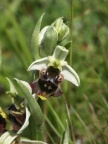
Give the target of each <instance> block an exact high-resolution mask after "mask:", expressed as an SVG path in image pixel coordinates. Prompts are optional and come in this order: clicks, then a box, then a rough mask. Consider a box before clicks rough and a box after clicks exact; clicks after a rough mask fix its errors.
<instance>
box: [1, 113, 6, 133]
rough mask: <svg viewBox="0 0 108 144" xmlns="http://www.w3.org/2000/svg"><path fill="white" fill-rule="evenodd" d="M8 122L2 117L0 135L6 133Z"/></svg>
mask: <svg viewBox="0 0 108 144" xmlns="http://www.w3.org/2000/svg"><path fill="white" fill-rule="evenodd" d="M5 127H6V120H5V118H3V117H2V116H1V115H0V134H1V133H3V132H4V131H5Z"/></svg>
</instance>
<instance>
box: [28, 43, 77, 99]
mask: <svg viewBox="0 0 108 144" xmlns="http://www.w3.org/2000/svg"><path fill="white" fill-rule="evenodd" d="M68 52H69V51H68V50H67V49H66V48H65V47H63V46H60V45H58V46H57V47H56V48H55V51H54V53H53V55H52V56H48V57H44V58H41V59H38V60H36V61H34V62H33V63H31V65H30V66H29V67H28V71H31V70H39V71H42V70H44V69H46V68H48V67H53V69H56V70H57V69H58V70H59V71H60V75H61V76H62V77H63V79H64V80H67V81H70V82H71V83H73V84H74V85H76V86H79V84H80V79H79V76H78V74H77V73H76V72H75V70H74V69H73V68H72V67H71V66H69V65H68V63H67V62H66V61H65V59H66V57H67V55H68ZM53 71H54V70H53ZM50 77H51V76H50ZM55 77H56V76H55ZM50 81H52V80H51V79H50ZM52 83H53V82H52ZM41 84H42V83H41ZM41 84H40V85H41ZM36 86H37V85H36ZM45 86H47V85H46V84H44V87H45ZM54 86H56V85H54ZM37 87H38V86H37ZM38 88H39V87H38ZM51 88H52V87H51ZM49 89H50V87H49ZM36 91H37V90H36ZM59 91H60V90H59ZM43 93H44V92H43ZM43 93H42V94H43ZM44 96H45V97H46V95H44Z"/></svg>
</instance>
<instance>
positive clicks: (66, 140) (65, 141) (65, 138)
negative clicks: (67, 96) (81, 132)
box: [62, 120, 69, 144]
mask: <svg viewBox="0 0 108 144" xmlns="http://www.w3.org/2000/svg"><path fill="white" fill-rule="evenodd" d="M62 144H69V126H68V122H67V120H66V130H65V131H64V134H63V138H62Z"/></svg>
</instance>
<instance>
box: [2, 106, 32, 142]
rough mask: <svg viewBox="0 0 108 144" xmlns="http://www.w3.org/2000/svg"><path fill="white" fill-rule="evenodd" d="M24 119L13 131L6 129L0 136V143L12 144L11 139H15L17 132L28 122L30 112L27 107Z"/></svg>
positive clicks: (19, 132)
mask: <svg viewBox="0 0 108 144" xmlns="http://www.w3.org/2000/svg"><path fill="white" fill-rule="evenodd" d="M25 114H26V117H25V120H24V123H23V125H22V126H21V128H20V129H19V130H18V131H17V132H16V133H15V132H14V131H12V130H11V131H6V132H4V133H3V134H2V135H1V136H0V143H1V144H12V142H13V141H15V140H16V139H17V137H18V136H19V134H21V133H22V132H23V130H24V129H25V128H26V127H27V126H28V124H29V117H30V112H29V110H28V108H27V107H26V108H25ZM0 123H1V122H0Z"/></svg>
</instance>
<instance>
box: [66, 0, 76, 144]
mask: <svg viewBox="0 0 108 144" xmlns="http://www.w3.org/2000/svg"><path fill="white" fill-rule="evenodd" d="M72 30H73V0H71V22H70V41H72V33H73V31H72ZM69 63H70V66H72V43H71V47H70V61H69ZM68 87H69V95H68V101H67V103H68V107H67V110H68V121H69V125H70V134H71V135H70V136H71V139H72V140H73V143H74V142H75V135H74V130H73V123H72V120H71V112H70V105H71V104H70V101H71V100H70V97H71V93H72V91H71V85H70V83H69V86H68Z"/></svg>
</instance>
